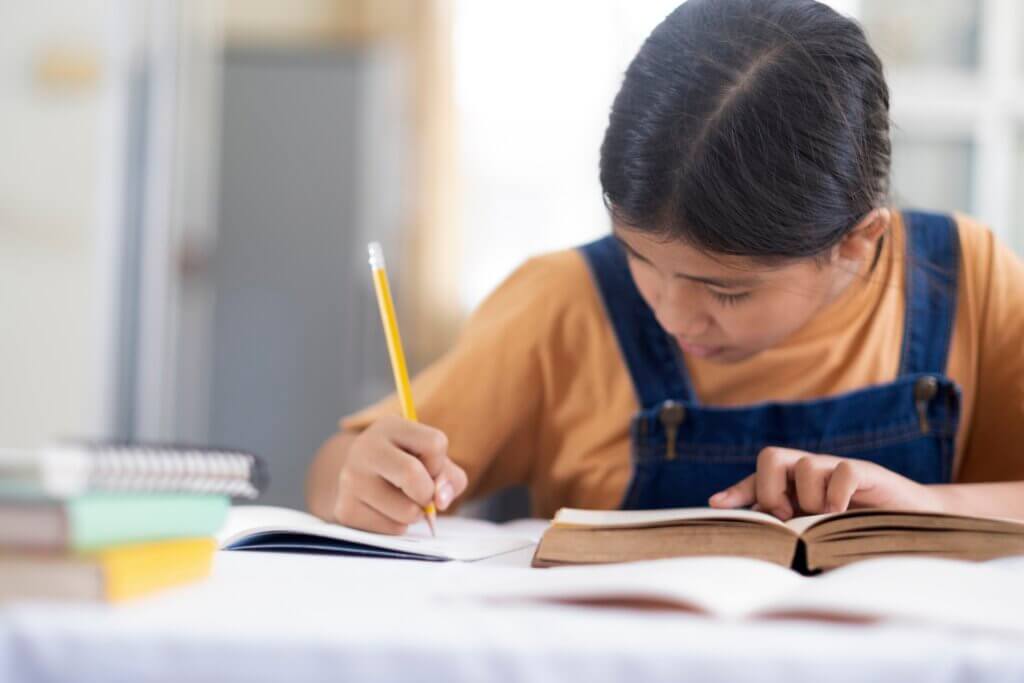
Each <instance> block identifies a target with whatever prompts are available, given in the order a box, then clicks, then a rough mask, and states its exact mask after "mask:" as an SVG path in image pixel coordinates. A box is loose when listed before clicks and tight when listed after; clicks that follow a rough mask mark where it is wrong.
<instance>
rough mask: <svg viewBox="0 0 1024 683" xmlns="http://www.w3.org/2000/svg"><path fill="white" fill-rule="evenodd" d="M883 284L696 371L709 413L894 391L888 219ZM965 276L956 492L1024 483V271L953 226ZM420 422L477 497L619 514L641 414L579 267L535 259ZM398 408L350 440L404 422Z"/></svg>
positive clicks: (505, 290)
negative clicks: (498, 493) (494, 494)
mask: <svg viewBox="0 0 1024 683" xmlns="http://www.w3.org/2000/svg"><path fill="white" fill-rule="evenodd" d="M894 218H895V220H894V221H893V226H892V230H891V237H890V238H888V239H886V240H885V242H884V244H883V249H882V254H881V257H880V258H879V261H878V265H877V267H876V268H875V270H874V271H873V272H872V273H871V274H870V275H869V276H867V277H865V278H863V279H862V280H859V281H856V282H855V283H854V284H852V285H851V286H850V287H849V288H848V289H847V290H846V291H845V292H844V293H843V294H842V295H841V296H840V297H839V299H837V300H836V301H835V302H833V303H832V304H830V305H829V307H828V308H826V309H825V310H824V311H822V312H821V313H820V314H819V315H818V316H816V317H815V318H814V319H813V320H812V321H811V322H810V323H808V324H807V325H806V326H805V327H804V328H802V329H801V330H799V331H798V332H796V333H795V334H794V335H792V336H791V337H790V338H788V339H787V340H785V341H784V342H782V343H781V344H779V345H778V346H776V347H774V348H771V349H769V350H767V351H763V352H761V353H759V354H757V355H755V356H753V357H752V358H749V359H747V360H744V361H742V362H739V363H733V364H722V363H717V364H716V363H713V362H709V361H706V360H701V359H699V358H692V357H687V358H686V363H687V367H688V369H689V372H690V377H691V380H692V382H693V386H694V390H695V391H696V393H697V396H698V397H699V398H700V400H701V402H702V403H704V404H708V405H723V406H727V405H744V404H749V403H755V402H759V401H768V400H775V401H793V400H805V399H814V398H821V397H825V396H830V395H834V394H838V393H842V392H846V391H851V390H854V389H858V388H862V387H865V386H869V385H872V384H879V383H885V382H889V381H892V380H893V379H894V378H895V376H896V372H897V367H898V364H899V355H900V343H901V341H902V337H903V321H904V303H905V302H904V291H905V290H904V276H905V271H906V268H905V263H906V262H905V257H904V249H905V245H906V240H905V234H904V228H903V224H902V220H901V219H900V216H899V214H898V213H894ZM957 223H958V228H959V234H960V242H961V263H960V272H959V287H958V293H957V313H956V324H955V329H954V332H953V339H952V342H951V345H950V354H949V361H948V366H947V375H949V376H950V377H951V378H952V379H953V380H954V381H956V382H957V383H958V384H959V385H960V387H961V389H962V390H963V403H962V413H961V423H960V432H959V434H958V438H957V452H956V461H955V464H954V472H955V476H956V478H957V480H959V481H988V480H1003V479H1024V264H1022V263H1021V261H1020V260H1019V259H1018V258H1017V257H1016V256H1015V255H1014V254H1013V253H1012V252H1010V251H1009V250H1008V249H1007V248H1006V247H1005V246H1003V245H1002V244H1000V243H999V242H997V241H996V239H995V238H994V236H993V235H992V234H991V233H990V232H989V231H988V230H987V229H985V228H984V227H982V226H980V225H978V224H977V223H976V222H974V221H972V220H970V219H968V218H965V217H962V216H958V217H957ZM413 395H414V397H415V401H416V407H417V410H418V412H419V416H420V420H421V421H422V422H424V423H426V424H429V425H432V426H435V427H437V428H439V429H441V430H443V431H444V432H445V433H447V435H448V437H449V442H450V455H451V457H452V458H453V459H454V460H455V461H456V462H458V463H459V464H460V465H461V466H462V467H464V468H465V469H466V473H467V474H468V476H469V490H468V491H467V497H472V496H476V495H481V494H485V493H488V492H491V491H494V490H497V489H499V488H501V487H504V486H509V485H514V484H528V485H529V486H530V489H531V493H532V500H533V505H534V513H535V514H538V515H542V516H550V515H552V514H553V513H554V512H555V511H556V510H557V509H558V508H559V507H561V506H575V507H590V508H612V507H617V506H618V505H619V504H620V502H621V500H622V497H623V495H624V494H625V491H626V486H627V485H628V483H629V478H630V474H631V468H630V456H629V421H630V418H631V417H632V416H633V414H634V413H635V412H636V411H637V409H638V405H637V399H636V395H635V393H634V390H633V386H632V383H631V380H630V377H629V373H628V371H627V369H626V366H625V364H624V362H623V360H622V358H621V356H620V354H619V348H618V345H617V341H616V339H615V335H614V333H613V331H612V328H611V324H610V322H609V321H608V319H607V317H606V315H605V312H604V305H603V303H602V301H601V297H600V294H599V292H598V291H597V289H596V286H595V284H594V282H593V280H592V277H591V274H590V270H589V268H588V266H587V264H586V262H585V261H584V259H583V256H582V255H581V254H580V253H579V252H577V251H575V250H573V251H562V252H557V253H553V254H549V255H546V256H541V257H538V258H534V259H531V260H530V261H528V262H527V263H525V264H524V265H523V266H521V267H520V268H519V269H518V270H516V271H515V272H514V273H513V274H512V275H511V276H510V277H509V278H508V279H507V280H506V281H505V282H504V283H502V284H501V285H500V286H499V287H498V288H497V290H495V292H494V293H492V294H491V296H490V297H489V298H488V299H487V300H486V301H485V302H484V303H483V304H482V305H481V306H480V307H479V309H478V310H477V311H476V312H475V313H474V314H473V316H472V317H471V318H470V320H469V321H468V323H467V325H466V327H465V329H464V331H463V333H462V335H461V336H460V338H459V340H458V342H457V343H456V345H455V347H454V348H452V349H451V350H450V351H449V352H448V353H447V354H445V355H444V356H443V357H442V358H440V359H439V360H438V361H437V362H436V363H434V364H433V365H432V366H430V367H429V368H427V369H426V370H425V371H424V372H423V373H421V374H420V375H419V376H418V377H416V378H415V380H414V382H413ZM399 412H400V411H399V409H398V404H397V401H396V400H395V399H394V397H390V398H388V399H385V400H384V401H382V402H381V403H379V404H377V405H375V406H373V407H371V408H368V409H366V410H364V411H362V412H360V413H357V414H356V415H353V416H350V417H348V418H345V419H343V420H342V421H341V426H342V428H343V429H346V430H353V431H354V430H359V429H362V428H364V427H365V426H366V425H367V424H369V422H370V421H372V420H373V419H374V418H375V417H376V416H379V415H381V414H384V413H395V414H398V413H399Z"/></svg>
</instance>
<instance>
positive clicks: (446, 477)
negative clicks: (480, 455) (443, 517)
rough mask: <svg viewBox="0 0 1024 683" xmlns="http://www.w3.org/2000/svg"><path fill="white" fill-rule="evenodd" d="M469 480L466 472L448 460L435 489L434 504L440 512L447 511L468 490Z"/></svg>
mask: <svg viewBox="0 0 1024 683" xmlns="http://www.w3.org/2000/svg"><path fill="white" fill-rule="evenodd" d="M467 483H468V478H467V477H466V471H465V470H464V469H462V468H461V467H459V466H458V465H456V464H455V463H454V462H452V461H451V460H450V459H449V460H447V461H446V462H445V463H444V465H443V466H442V468H441V473H440V474H439V475H438V477H437V480H436V484H435V487H434V502H435V503H436V504H437V509H438V510H447V509H448V506H450V505H451V504H452V501H453V500H455V499H456V498H457V497H459V496H460V495H462V492H463V491H465V490H466V484H467Z"/></svg>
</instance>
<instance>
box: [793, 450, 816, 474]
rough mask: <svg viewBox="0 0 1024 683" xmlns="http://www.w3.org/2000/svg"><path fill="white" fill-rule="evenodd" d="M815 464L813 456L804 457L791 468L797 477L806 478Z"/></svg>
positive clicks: (812, 470)
mask: <svg viewBox="0 0 1024 683" xmlns="http://www.w3.org/2000/svg"><path fill="white" fill-rule="evenodd" d="M814 469H815V462H814V456H810V455H805V456H803V457H802V458H800V459H799V460H797V461H796V465H794V466H793V471H794V473H795V474H796V475H797V476H798V477H802V476H807V475H809V474H811V473H813V472H814Z"/></svg>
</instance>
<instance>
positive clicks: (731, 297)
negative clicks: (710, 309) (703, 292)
mask: <svg viewBox="0 0 1024 683" xmlns="http://www.w3.org/2000/svg"><path fill="white" fill-rule="evenodd" d="M708 291H709V292H711V296H713V297H715V300H717V301H718V302H719V303H720V304H722V305H723V306H735V305H736V304H739V303H742V302H743V301H745V300H747V299H749V298H750V292H742V293H739V294H722V293H721V292H716V291H715V290H713V289H709V290H708Z"/></svg>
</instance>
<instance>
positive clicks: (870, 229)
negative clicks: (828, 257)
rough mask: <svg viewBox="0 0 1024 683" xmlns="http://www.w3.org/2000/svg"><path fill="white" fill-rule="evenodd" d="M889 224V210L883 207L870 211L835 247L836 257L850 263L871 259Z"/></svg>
mask: <svg viewBox="0 0 1024 683" xmlns="http://www.w3.org/2000/svg"><path fill="white" fill-rule="evenodd" d="M891 223H892V212H891V211H889V209H887V208H884V207H881V208H877V209H872V210H871V212H870V213H868V215H866V216H864V218H862V219H861V220H860V222H859V223H857V225H855V226H853V229H851V230H850V232H848V233H846V236H845V237H843V239H842V241H840V242H839V244H838V245H836V249H837V251H838V256H839V257H840V258H842V259H847V260H850V261H862V260H864V259H868V258H871V257H872V256H873V255H874V253H875V249H876V248H877V246H878V240H880V239H881V238H882V235H884V234H885V233H886V232H888V231H889V226H890V224H891Z"/></svg>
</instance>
